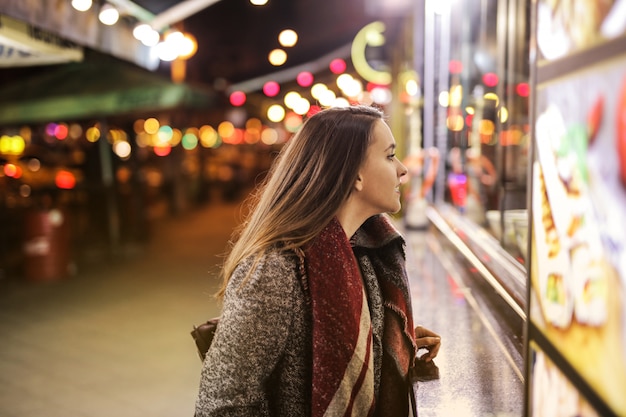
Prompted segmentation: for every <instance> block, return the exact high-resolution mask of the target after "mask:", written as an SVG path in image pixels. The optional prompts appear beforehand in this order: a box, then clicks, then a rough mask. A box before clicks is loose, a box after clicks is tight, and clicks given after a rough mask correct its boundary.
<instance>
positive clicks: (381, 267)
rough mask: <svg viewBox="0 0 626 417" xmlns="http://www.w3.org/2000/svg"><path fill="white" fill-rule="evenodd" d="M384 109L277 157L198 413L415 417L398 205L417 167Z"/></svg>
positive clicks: (311, 125)
mask: <svg viewBox="0 0 626 417" xmlns="http://www.w3.org/2000/svg"><path fill="white" fill-rule="evenodd" d="M395 147H396V144H395V140H394V138H393V135H392V133H391V130H390V129H389V127H388V126H387V124H386V123H385V122H384V118H383V113H382V112H380V111H379V110H377V109H375V108H372V107H366V106H351V107H346V108H332V109H327V110H323V111H321V112H319V113H317V114H315V115H313V116H311V117H310V118H309V119H308V120H307V121H306V122H305V123H304V125H303V126H302V128H301V129H300V131H299V132H298V133H297V134H296V135H295V136H294V137H293V138H292V139H291V140H290V142H289V143H288V144H287V145H286V146H285V148H284V149H283V151H282V152H281V154H280V155H279V157H278V159H277V160H276V162H275V163H274V165H273V167H272V170H271V171H270V174H269V176H268V178H267V181H266V183H265V185H264V187H263V188H262V190H261V191H260V192H259V193H258V195H257V197H258V199H257V200H256V203H255V205H254V207H253V209H252V211H251V213H250V215H249V217H248V219H247V221H246V222H245V223H244V224H243V225H242V228H241V230H240V233H239V236H238V239H237V240H236V243H234V245H233V247H232V248H231V251H230V254H229V256H228V257H227V259H226V261H225V264H224V267H223V271H222V273H223V278H224V284H223V287H222V288H221V290H220V292H219V296H220V297H222V298H223V303H224V305H223V310H222V315H221V320H220V323H219V325H218V328H217V332H216V335H215V339H214V341H213V344H212V346H211V348H210V349H209V351H208V353H207V356H206V359H205V361H204V364H203V369H202V375H201V381H200V390H199V396H198V400H197V403H196V415H197V416H198V417H206V416H221V417H223V416H235V415H236V416H290V417H291V416H309V415H310V416H314V417H317V416H343V415H358V416H394V417H397V416H409V415H411V412H412V407H411V401H410V398H411V397H412V398H414V396H413V394H414V393H413V387H412V384H411V383H410V381H409V377H408V375H409V370H410V368H412V367H413V365H414V363H415V361H416V356H417V350H418V349H420V348H425V349H426V353H425V354H424V355H423V358H422V359H425V360H426V361H429V360H431V359H432V358H434V357H435V356H436V355H437V352H438V350H439V347H440V338H439V336H438V335H437V334H435V333H434V332H431V331H429V330H427V329H425V328H423V327H421V326H418V327H416V328H414V327H413V318H412V311H411V298H410V291H409V288H408V281H407V276H406V271H405V253H404V248H405V243H404V240H403V238H402V236H401V235H400V233H399V232H398V231H397V230H396V229H395V228H394V226H393V224H392V222H391V221H390V219H389V218H388V216H387V214H386V213H395V212H397V211H399V210H400V191H399V188H400V185H401V184H402V182H403V181H404V179H405V178H406V174H407V169H406V168H405V167H404V165H402V163H401V162H400V161H399V160H398V159H397V158H396V155H395Z"/></svg>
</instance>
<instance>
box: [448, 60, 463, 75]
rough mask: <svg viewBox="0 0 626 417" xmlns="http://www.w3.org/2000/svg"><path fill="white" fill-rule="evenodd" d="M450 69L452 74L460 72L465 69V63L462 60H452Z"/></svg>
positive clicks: (449, 65)
mask: <svg viewBox="0 0 626 417" xmlns="http://www.w3.org/2000/svg"><path fill="white" fill-rule="evenodd" d="M448 70H449V71H450V73H452V74H460V73H461V71H463V64H462V63H461V61H456V60H452V61H450V63H449V64H448Z"/></svg>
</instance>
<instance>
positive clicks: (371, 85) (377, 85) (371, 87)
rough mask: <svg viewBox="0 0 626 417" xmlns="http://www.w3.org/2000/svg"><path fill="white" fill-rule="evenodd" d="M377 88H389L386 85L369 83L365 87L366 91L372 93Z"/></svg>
mask: <svg viewBox="0 0 626 417" xmlns="http://www.w3.org/2000/svg"><path fill="white" fill-rule="evenodd" d="M375 88H387V86H386V85H382V84H375V83H367V85H366V86H365V89H366V90H367V91H369V92H370V93H371V92H372V90H373V89H375Z"/></svg>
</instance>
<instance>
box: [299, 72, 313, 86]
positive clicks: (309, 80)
mask: <svg viewBox="0 0 626 417" xmlns="http://www.w3.org/2000/svg"><path fill="white" fill-rule="evenodd" d="M296 82H297V83H298V85H299V86H300V87H310V86H311V84H313V74H311V73H310V72H309V71H302V72H301V73H299V74H298V75H297V76H296Z"/></svg>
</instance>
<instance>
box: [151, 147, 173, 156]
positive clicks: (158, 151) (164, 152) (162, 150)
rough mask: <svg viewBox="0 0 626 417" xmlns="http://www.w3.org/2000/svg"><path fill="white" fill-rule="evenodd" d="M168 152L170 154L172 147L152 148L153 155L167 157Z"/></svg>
mask: <svg viewBox="0 0 626 417" xmlns="http://www.w3.org/2000/svg"><path fill="white" fill-rule="evenodd" d="M170 152H172V147H171V146H170V145H165V146H155V147H154V153H155V154H156V155H157V156H167V155H169V154H170Z"/></svg>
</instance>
